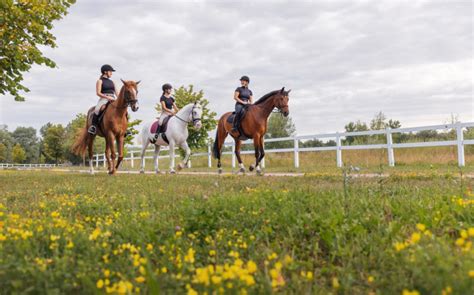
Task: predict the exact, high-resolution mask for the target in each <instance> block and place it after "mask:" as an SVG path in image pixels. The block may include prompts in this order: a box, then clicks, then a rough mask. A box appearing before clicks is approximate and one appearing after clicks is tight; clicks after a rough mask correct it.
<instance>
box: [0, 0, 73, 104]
mask: <svg viewBox="0 0 474 295" xmlns="http://www.w3.org/2000/svg"><path fill="white" fill-rule="evenodd" d="M73 3H75V0H58V1H42V0H32V1H26V0H3V1H0V20H1V25H0V38H1V43H2V46H0V69H1V74H0V94H3V95H5V94H6V93H10V94H11V95H13V96H14V97H15V100H17V101H23V100H24V97H23V96H21V95H20V93H19V92H20V91H25V92H28V91H29V89H28V88H26V87H25V86H24V85H22V84H21V81H23V73H24V72H27V71H28V70H29V69H30V68H31V66H32V65H33V64H38V65H42V64H44V65H46V66H48V67H51V68H53V67H55V66H56V64H55V63H54V61H52V60H51V59H49V58H47V57H45V56H43V53H42V52H41V51H40V49H39V48H38V47H39V46H46V47H52V48H54V47H56V43H55V37H54V36H53V34H52V33H51V32H50V31H51V29H52V28H53V21H55V20H59V19H61V18H62V17H63V16H64V15H66V13H67V9H68V8H69V7H70V6H71V5H72V4H73Z"/></svg>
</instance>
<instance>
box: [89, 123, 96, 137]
mask: <svg viewBox="0 0 474 295" xmlns="http://www.w3.org/2000/svg"><path fill="white" fill-rule="evenodd" d="M87 132H88V133H89V134H92V135H95V134H96V133H97V128H96V127H95V126H94V125H91V126H90V127H89V129H88V130H87Z"/></svg>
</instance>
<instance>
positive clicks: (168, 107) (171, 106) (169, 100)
mask: <svg viewBox="0 0 474 295" xmlns="http://www.w3.org/2000/svg"><path fill="white" fill-rule="evenodd" d="M161 89H162V90H163V94H162V95H161V97H160V104H161V109H162V112H161V115H160V125H161V124H162V123H163V120H164V119H165V118H166V117H168V116H172V115H176V113H177V112H178V111H179V109H178V107H177V106H176V103H175V99H174V97H173V96H172V95H171V92H172V91H173V86H171V84H169V83H166V84H163V86H162V87H161Z"/></svg>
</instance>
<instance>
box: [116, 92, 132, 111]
mask: <svg viewBox="0 0 474 295" xmlns="http://www.w3.org/2000/svg"><path fill="white" fill-rule="evenodd" d="M123 92H124V93H123V96H124V98H125V105H123V106H115V108H117V109H126V108H128V107H131V106H132V105H133V104H135V103H137V102H138V99H131V97H132V95H131V94H130V90H128V89H127V88H125V89H124V91H123ZM137 95H138V90H137Z"/></svg>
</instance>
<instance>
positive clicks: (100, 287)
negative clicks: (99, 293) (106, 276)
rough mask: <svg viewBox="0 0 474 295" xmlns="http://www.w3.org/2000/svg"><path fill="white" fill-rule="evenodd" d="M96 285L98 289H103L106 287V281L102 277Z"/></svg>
mask: <svg viewBox="0 0 474 295" xmlns="http://www.w3.org/2000/svg"><path fill="white" fill-rule="evenodd" d="M96 286H97V288H98V289H102V287H104V281H103V280H102V279H100V280H98V281H97V284H96Z"/></svg>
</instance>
